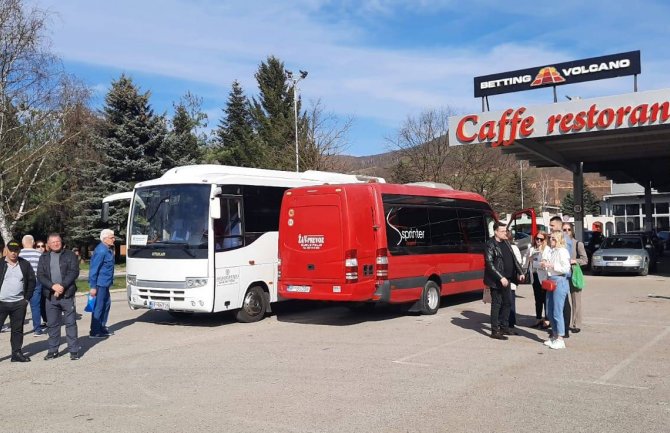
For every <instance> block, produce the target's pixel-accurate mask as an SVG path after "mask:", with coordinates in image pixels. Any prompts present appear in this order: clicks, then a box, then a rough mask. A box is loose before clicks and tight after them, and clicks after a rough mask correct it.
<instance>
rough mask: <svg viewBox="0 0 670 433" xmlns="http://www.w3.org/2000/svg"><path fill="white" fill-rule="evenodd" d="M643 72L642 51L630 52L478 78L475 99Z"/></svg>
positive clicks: (476, 78) (476, 79)
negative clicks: (641, 67) (641, 63)
mask: <svg viewBox="0 0 670 433" xmlns="http://www.w3.org/2000/svg"><path fill="white" fill-rule="evenodd" d="M640 71H641V69H640V51H630V52H627V53H620V54H612V55H609V56H600V57H592V58H590V59H583V60H574V61H572V62H565V63H556V64H553V65H545V66H538V67H535V68H528V69H520V70H518V71H511V72H502V73H499V74H492V75H484V76H482V77H475V97H476V98H479V97H484V96H489V95H499V94H501V93H511V92H520V91H523V90H532V89H539V88H542V87H547V86H558V85H563V84H572V83H580V82H583V81H593V80H602V79H605V78H614V77H623V76H626V75H637V74H639V73H640Z"/></svg>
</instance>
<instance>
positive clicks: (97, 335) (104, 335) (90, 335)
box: [88, 333, 109, 338]
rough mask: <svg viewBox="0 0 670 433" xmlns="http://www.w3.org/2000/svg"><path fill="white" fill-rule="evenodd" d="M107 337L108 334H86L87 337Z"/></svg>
mask: <svg viewBox="0 0 670 433" xmlns="http://www.w3.org/2000/svg"><path fill="white" fill-rule="evenodd" d="M107 337H109V334H103V333H100V334H88V338H107Z"/></svg>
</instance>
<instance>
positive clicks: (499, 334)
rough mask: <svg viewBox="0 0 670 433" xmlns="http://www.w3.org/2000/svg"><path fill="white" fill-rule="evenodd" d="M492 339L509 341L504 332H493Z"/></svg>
mask: <svg viewBox="0 0 670 433" xmlns="http://www.w3.org/2000/svg"><path fill="white" fill-rule="evenodd" d="M491 338H493V339H496V340H508V338H507V337H505V336H504V335H503V334H502V332H500V331H493V332H492V333H491Z"/></svg>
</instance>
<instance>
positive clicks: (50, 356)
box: [44, 352, 58, 361]
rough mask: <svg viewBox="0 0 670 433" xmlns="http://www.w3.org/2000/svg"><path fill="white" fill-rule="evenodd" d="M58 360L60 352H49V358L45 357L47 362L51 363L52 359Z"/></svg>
mask: <svg viewBox="0 0 670 433" xmlns="http://www.w3.org/2000/svg"><path fill="white" fill-rule="evenodd" d="M56 358H58V352H49V353H47V356H45V357H44V360H45V361H49V360H51V359H56Z"/></svg>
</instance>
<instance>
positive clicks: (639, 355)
mask: <svg viewBox="0 0 670 433" xmlns="http://www.w3.org/2000/svg"><path fill="white" fill-rule="evenodd" d="M586 284H587V287H586V289H584V292H583V302H584V307H583V309H584V318H585V320H584V322H585V323H584V325H583V328H582V332H580V333H579V334H573V335H572V336H571V337H570V338H569V339H568V340H566V345H567V350H562V351H560V350H559V351H554V350H551V349H549V348H547V347H545V346H544V345H543V344H542V341H543V340H544V339H546V335H547V334H546V333H545V332H543V331H540V330H535V329H532V328H529V327H527V326H529V325H530V324H532V323H533V322H534V307H533V295H532V289H531V287H530V286H528V285H522V286H520V287H519V290H518V295H519V298H518V299H517V311H518V312H519V316H518V317H519V319H518V320H519V322H520V325H521V327H520V333H521V335H519V336H512V337H510V339H509V340H508V341H497V340H493V339H491V338H489V337H488V333H489V324H488V320H489V315H488V310H489V306H488V305H485V304H483V303H482V302H481V295H467V296H451V297H446V298H443V300H442V308H441V309H440V310H439V312H438V313H437V314H436V315H434V316H416V315H406V314H404V313H403V312H402V311H399V309H397V308H379V307H378V308H376V309H375V310H374V311H352V310H350V309H349V308H347V307H346V306H343V305H341V304H324V303H289V302H284V303H281V304H278V305H277V306H276V307H275V314H274V315H272V316H270V317H267V318H266V319H265V320H263V321H261V322H258V323H255V324H240V323H236V322H235V321H234V320H233V318H232V316H231V315H228V314H216V315H209V316H194V317H191V318H187V319H181V320H175V319H173V318H172V317H171V316H170V315H169V314H167V313H165V312H154V311H147V310H139V311H132V310H130V309H129V308H128V307H127V304H126V301H125V299H124V296H125V292H117V293H114V295H113V304H112V310H111V314H110V324H109V325H110V328H111V329H112V330H113V331H115V332H116V335H114V336H113V337H111V338H109V339H107V340H92V339H89V338H88V337H87V335H88V328H89V324H90V315H89V314H86V313H84V314H83V317H82V319H81V320H80V321H79V334H80V336H82V337H80V343H81V345H82V352H81V353H82V355H83V356H82V358H81V359H80V360H79V361H70V359H69V357H67V356H62V357H60V358H58V359H56V360H52V361H43V359H42V358H43V357H44V355H45V354H46V349H47V346H46V338H45V337H39V338H37V337H33V336H32V334H31V333H27V334H26V337H25V344H24V349H25V352H27V353H28V354H29V355H30V356H31V357H32V362H30V363H26V364H19V363H10V362H9V352H10V350H9V333H2V334H0V354H2V356H0V370H1V371H2V374H1V376H0V384H1V386H0V389H2V397H3V398H2V421H1V424H0V426H1V427H0V431H3V432H50V433H53V432H84V431H86V432H108V431H115V432H184V431H210V432H212V431H226V432H249V431H254V432H447V431H448V432H542V433H547V432H561V433H564V432H566V431H568V432H608V433H612V432H626V433H628V432H659V433H661V432H662V433H667V432H669V431H670V362H668V360H669V359H670V277H668V276H661V275H649V276H646V277H638V276H613V277H610V276H601V277H594V276H588V275H587V277H586ZM84 301H85V297H79V298H78V310H79V311H81V312H83V310H84ZM26 331H28V326H26ZM61 350H62V351H64V350H66V349H65V344H63V345H62V346H61Z"/></svg>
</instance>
